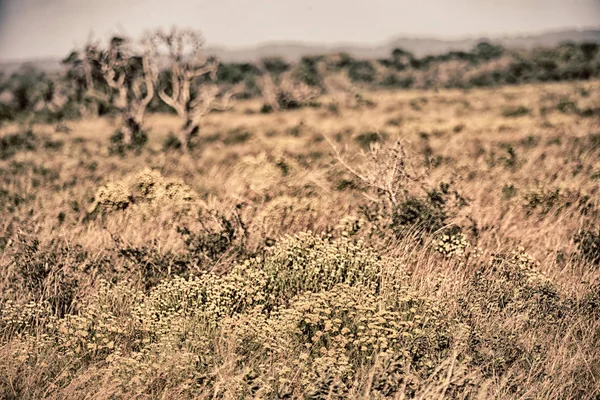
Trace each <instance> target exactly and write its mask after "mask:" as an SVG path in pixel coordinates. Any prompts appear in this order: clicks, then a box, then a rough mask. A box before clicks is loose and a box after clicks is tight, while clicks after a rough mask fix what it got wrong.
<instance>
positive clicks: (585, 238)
mask: <svg viewBox="0 0 600 400" xmlns="http://www.w3.org/2000/svg"><path fill="white" fill-rule="evenodd" d="M575 244H576V245H577V248H578V250H579V252H580V253H581V256H582V257H583V258H584V259H585V260H587V261H589V262H591V263H592V264H596V265H600V230H591V229H588V230H582V231H581V232H579V233H577V235H576V236H575Z"/></svg>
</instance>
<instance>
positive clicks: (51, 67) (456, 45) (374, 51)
mask: <svg viewBox="0 0 600 400" xmlns="http://www.w3.org/2000/svg"><path fill="white" fill-rule="evenodd" d="M482 40H486V41H490V42H493V43H496V44H500V45H502V46H504V47H506V48H509V49H531V48H534V47H538V46H541V47H550V46H557V45H559V44H561V43H564V42H575V43H578V42H584V41H593V42H600V28H598V29H584V30H576V29H569V30H557V31H550V32H545V33H540V34H528V35H515V36H503V37H492V38H474V37H472V38H465V39H436V38H427V37H421V38H419V37H416V38H407V37H398V38H395V39H391V40H388V41H386V42H383V43H381V44H373V45H357V44H351V43H348V44H331V45H323V44H318V43H305V42H272V43H265V44H261V45H257V46H253V47H245V48H226V47H209V48H208V49H207V53H209V54H211V55H216V56H218V57H220V58H221V59H222V60H223V61H224V62H252V61H256V60H259V59H261V58H264V57H281V58H283V59H285V60H287V61H297V60H299V59H300V58H301V57H302V56H306V55H319V54H328V53H339V52H346V53H348V54H350V55H351V56H353V57H355V58H362V59H375V58H384V57H388V56H389V55H390V54H391V52H392V50H393V49H395V48H402V49H404V50H407V51H410V52H412V53H413V54H414V55H415V56H417V57H423V56H426V55H436V54H442V53H447V52H448V51H468V50H471V49H472V48H473V47H474V46H475V45H476V44H477V43H478V42H480V41H482ZM65 56H66V54H65ZM23 64H30V65H32V66H34V67H36V68H37V69H39V70H42V71H46V72H56V71H60V70H61V64H60V59H58V58H44V59H32V60H19V61H7V62H0V71H2V72H4V73H12V72H14V71H16V70H18V69H19V68H20V67H21V66H22V65H23Z"/></svg>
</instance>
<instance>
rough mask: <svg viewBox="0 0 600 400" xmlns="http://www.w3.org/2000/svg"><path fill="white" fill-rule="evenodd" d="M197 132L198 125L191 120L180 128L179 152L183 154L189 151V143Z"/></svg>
mask: <svg viewBox="0 0 600 400" xmlns="http://www.w3.org/2000/svg"><path fill="white" fill-rule="evenodd" d="M199 130H200V124H198V122H195V121H192V120H191V119H188V120H187V121H186V123H185V124H183V126H182V127H181V130H180V134H179V141H180V142H181V150H183V152H184V153H188V152H189V151H190V143H191V141H192V140H193V138H194V137H195V136H197V135H198V132H199Z"/></svg>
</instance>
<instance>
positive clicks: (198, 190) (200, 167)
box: [0, 81, 600, 399]
mask: <svg viewBox="0 0 600 400" xmlns="http://www.w3.org/2000/svg"><path fill="white" fill-rule="evenodd" d="M365 98H366V99H368V100H369V101H368V102H363V104H362V105H360V106H359V107H356V108H344V107H339V108H338V107H335V106H332V105H330V104H331V100H330V99H327V98H320V99H317V101H318V103H317V104H314V106H313V107H307V108H302V109H299V110H294V111H285V112H276V113H269V114H264V113H260V112H259V110H260V109H261V106H262V103H260V102H258V101H252V100H249V101H238V102H237V103H236V104H235V107H234V108H233V109H232V110H230V111H227V112H221V113H212V114H210V115H209V116H207V117H206V119H205V120H204V122H203V126H202V128H201V132H200V136H199V138H198V143H197V145H196V148H195V149H193V150H192V152H191V153H189V154H182V153H179V152H177V151H174V150H170V151H169V150H164V149H163V143H164V141H165V139H166V138H167V137H168V134H169V132H171V131H176V130H177V129H178V128H179V124H180V122H179V120H177V118H176V117H175V116H172V115H150V116H149V117H148V118H147V120H146V127H147V129H148V134H149V143H148V146H147V147H146V148H145V149H144V150H142V151H141V152H139V153H138V154H128V155H126V156H124V157H121V156H117V155H111V154H109V151H108V144H109V137H110V135H111V134H112V132H113V131H114V129H115V127H116V121H111V120H110V119H108V118H105V119H94V120H91V119H89V120H81V121H73V122H69V123H67V125H68V128H69V129H59V130H58V131H57V129H56V127H55V126H53V125H35V126H32V127H31V130H30V129H29V127H28V126H26V125H23V124H6V125H4V126H3V127H2V128H0V132H1V133H0V182H1V185H0V213H1V214H0V215H1V218H0V271H1V272H0V398H6V399H41V398H52V399H112V398H132V399H133V398H135V399H181V398H223V399H239V398H311V399H320V398H323V399H332V398H362V399H367V398H369V399H371V398H400V399H402V398H421V399H429V398H452V399H488V398H495V399H598V398H599V396H600V351H599V350H598V349H600V228H599V226H600V124H599V122H600V120H599V119H598V113H597V112H596V111H595V110H597V109H598V107H599V106H600V82H599V81H590V82H585V83H559V84H558V83H557V84H535V85H521V86H511V87H502V88H493V89H476V90H468V91H461V90H439V91H413V90H410V91H398V92H373V93H366V94H365ZM361 152H363V153H362V154H361Z"/></svg>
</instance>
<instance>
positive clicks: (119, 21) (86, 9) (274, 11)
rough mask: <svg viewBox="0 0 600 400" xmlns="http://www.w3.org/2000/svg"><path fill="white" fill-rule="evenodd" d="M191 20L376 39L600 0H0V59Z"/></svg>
mask: <svg viewBox="0 0 600 400" xmlns="http://www.w3.org/2000/svg"><path fill="white" fill-rule="evenodd" d="M172 25H177V26H180V27H192V28H195V29H199V30H201V31H202V33H203V34H204V36H205V37H206V42H207V45H208V46H210V47H213V46H227V47H245V46H252V45H256V44H261V43H266V42H274V41H303V42H316V43H328V44H332V43H356V44H375V43H381V42H384V41H386V40H388V39H391V38H394V37H399V36H403V37H436V38H449V39H450V38H463V37H467V36H475V37H494V36H501V35H517V34H527V33H539V32H543V31H548V30H558V29H564V28H590V27H599V26H600V0H0V61H7V60H27V59H33V58H48V57H52V58H55V57H64V56H66V55H67V54H68V53H69V52H70V51H71V50H72V49H74V48H75V47H79V46H82V45H83V44H84V43H85V42H86V41H87V39H88V38H89V37H90V35H93V37H94V38H97V39H103V38H107V37H109V36H110V35H112V34H115V33H121V34H126V35H129V36H131V37H138V36H139V35H140V34H142V33H143V32H144V31H145V30H148V29H152V28H156V27H170V26H172Z"/></svg>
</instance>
